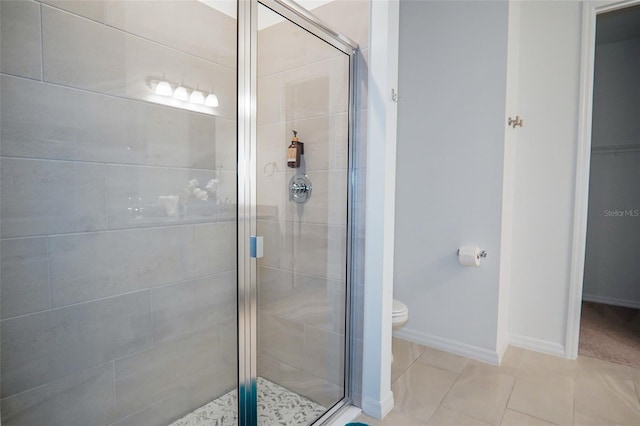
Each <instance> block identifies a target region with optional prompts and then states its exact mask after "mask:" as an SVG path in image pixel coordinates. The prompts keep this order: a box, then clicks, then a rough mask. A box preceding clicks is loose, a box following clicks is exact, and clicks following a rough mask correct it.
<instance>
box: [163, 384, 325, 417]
mask: <svg viewBox="0 0 640 426" xmlns="http://www.w3.org/2000/svg"><path fill="white" fill-rule="evenodd" d="M257 382H258V424H260V425H261V426H276V425H277V426H297V425H308V424H311V423H312V422H313V421H315V420H316V419H317V418H318V417H320V416H321V415H322V414H323V413H324V412H325V411H326V408H325V407H323V406H321V405H320V404H316V403H315V402H313V401H311V400H309V399H307V398H305V397H303V396H300V395H298V394H297V393H294V392H291V391H290V390H288V389H285V388H283V387H282V386H280V385H277V384H275V383H273V382H270V381H269V380H267V379H263V378H262V377H258V381H257ZM237 424H238V393H237V391H236V390H235V389H234V390H232V391H230V392H228V393H226V394H224V395H223V396H221V397H220V398H218V399H216V400H214V401H211V402H210V403H208V404H207V405H205V406H203V407H200V408H198V409H197V410H195V411H194V412H192V413H190V414H187V415H186V416H184V417H183V418H181V419H179V420H177V421H175V422H173V423H171V425H169V426H236V425H237Z"/></svg>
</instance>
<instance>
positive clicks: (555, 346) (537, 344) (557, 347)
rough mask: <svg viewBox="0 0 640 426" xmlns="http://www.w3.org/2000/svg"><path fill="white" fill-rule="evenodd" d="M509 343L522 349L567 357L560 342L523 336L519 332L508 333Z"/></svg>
mask: <svg viewBox="0 0 640 426" xmlns="http://www.w3.org/2000/svg"><path fill="white" fill-rule="evenodd" d="M509 343H510V344H511V345H513V346H517V347H519V348H523V349H529V350H532V351H536V352H542V353H546V354H551V355H556V356H560V357H565V358H566V357H567V356H566V350H565V348H564V347H563V346H562V345H561V344H559V343H554V342H548V341H546V340H541V339H536V338H535V337H529V336H523V335H521V334H509Z"/></svg>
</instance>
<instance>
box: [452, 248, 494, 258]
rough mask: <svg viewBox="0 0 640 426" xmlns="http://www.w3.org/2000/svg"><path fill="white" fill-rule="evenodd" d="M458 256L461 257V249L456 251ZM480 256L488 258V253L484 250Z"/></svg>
mask: <svg viewBox="0 0 640 426" xmlns="http://www.w3.org/2000/svg"><path fill="white" fill-rule="evenodd" d="M456 256H460V249H458V250H457V251H456ZM478 256H480V257H487V252H486V251H485V250H482V251H481V252H480V254H479V255H478Z"/></svg>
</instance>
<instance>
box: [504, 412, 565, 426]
mask: <svg viewBox="0 0 640 426" xmlns="http://www.w3.org/2000/svg"><path fill="white" fill-rule="evenodd" d="M507 410H511V411H515V412H516V413H520V414H523V415H525V416H527V417H531V418H533V419H536V420H540V421H541V422H545V423H549V424H552V425H556V426H560V425H559V424H558V423H556V422H552V421H549V420H547V419H543V418H542V417H538V416H536V415H533V414H531V413H525V412H524V411H521V410H518V409H516V408H507V409H505V410H504V411H505V413H506V412H507ZM502 418H503V419H504V414H503V415H502ZM500 424H502V422H500ZM571 424H574V422H573V420H572V421H571Z"/></svg>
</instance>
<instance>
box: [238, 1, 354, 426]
mask: <svg viewBox="0 0 640 426" xmlns="http://www.w3.org/2000/svg"><path fill="white" fill-rule="evenodd" d="M259 4H262V5H263V6H265V7H267V8H269V9H271V10H273V11H274V12H276V13H278V14H280V15H281V16H282V17H284V18H285V19H287V20H288V21H290V22H292V23H294V24H295V25H297V26H299V27H300V28H302V29H303V30H306V31H307V32H309V33H310V34H311V35H312V36H315V37H317V38H319V39H321V40H323V41H325V42H326V43H328V44H330V45H332V46H333V47H334V48H336V49H338V50H340V51H341V52H343V53H344V54H346V55H348V57H349V76H348V78H349V94H348V96H349V107H348V117H349V125H348V153H349V154H348V155H349V161H348V177H347V181H346V182H345V184H346V185H348V191H347V241H346V244H347V245H346V248H347V250H346V259H345V261H346V265H345V271H346V306H345V345H344V351H345V353H344V356H345V358H344V371H345V377H344V397H343V398H342V400H340V401H339V402H338V403H336V404H335V405H334V406H333V407H329V408H328V410H327V411H326V412H325V413H324V415H323V416H321V417H320V418H319V419H318V420H317V421H316V422H315V423H314V424H322V423H324V422H325V421H327V420H328V419H330V418H332V417H334V416H337V415H339V414H340V413H341V412H342V409H344V408H346V407H347V406H348V405H349V404H350V402H351V389H352V385H351V380H350V379H351V356H352V338H351V327H352V321H351V317H352V307H351V304H352V300H353V298H352V287H353V284H354V283H355V281H354V280H353V273H354V270H353V268H352V264H353V262H352V258H353V256H352V254H353V242H354V241H355V234H354V232H355V230H354V229H355V228H354V212H355V207H356V206H355V198H356V197H355V196H356V188H357V186H356V185H357V180H356V176H357V174H356V173H355V167H356V164H355V161H356V158H357V155H356V150H357V148H356V135H355V131H356V122H355V117H356V100H357V96H356V89H357V84H356V75H357V73H356V71H357V70H356V62H357V59H356V58H357V56H356V54H357V52H358V48H359V47H358V44H357V43H356V42H354V41H353V40H351V39H350V38H348V37H347V36H345V35H343V34H340V33H339V32H337V31H335V30H333V29H332V28H331V27H330V26H329V25H328V24H326V23H324V22H323V21H321V20H320V19H318V18H317V17H315V16H314V15H313V14H311V13H310V12H309V11H307V10H305V9H303V8H302V7H300V6H299V5H298V4H296V3H295V2H293V1H291V0H238V15H237V17H238V59H237V60H238V83H237V84H238V106H237V108H238V109H237V111H238V117H237V119H238V123H237V126H238V127H237V129H238V133H237V138H238V139H237V147H238V154H237V155H238V164H237V170H238V176H237V183H238V186H237V192H238V194H237V195H238V201H237V203H238V211H237V218H238V219H237V220H238V221H237V223H238V229H237V252H238V277H237V279H238V421H239V424H240V425H242V426H244V425H247V426H253V425H257V421H258V413H257V405H256V404H257V377H258V368H257V358H258V350H257V349H258V333H257V322H258V321H257V317H258V298H257V294H258V292H257V283H258V280H257V277H258V276H257V259H256V258H253V257H251V243H250V238H251V236H255V235H257V231H258V230H257V220H256V218H257V190H256V188H257V173H256V167H257V162H256V155H255V153H256V152H257V102H258V100H257V81H258V78H257V74H258V73H257V62H258V61H257V58H258V52H257V35H258V25H257V24H258V5H259Z"/></svg>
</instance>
